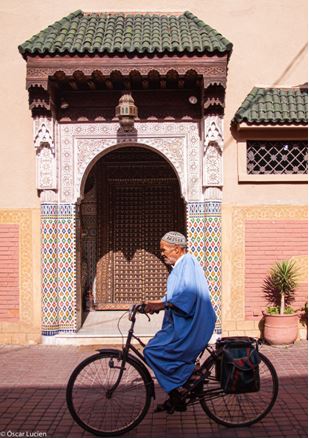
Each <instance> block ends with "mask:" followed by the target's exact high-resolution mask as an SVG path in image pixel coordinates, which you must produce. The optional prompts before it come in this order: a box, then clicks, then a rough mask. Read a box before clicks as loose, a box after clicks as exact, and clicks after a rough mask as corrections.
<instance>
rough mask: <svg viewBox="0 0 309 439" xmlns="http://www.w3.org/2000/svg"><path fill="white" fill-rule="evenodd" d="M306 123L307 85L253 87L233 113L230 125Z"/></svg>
mask: <svg viewBox="0 0 309 439" xmlns="http://www.w3.org/2000/svg"><path fill="white" fill-rule="evenodd" d="M241 122H246V123H248V124H252V125H261V124H281V125H282V124H300V125H304V124H307V123H308V85H307V84H304V85H302V86H298V87H289V88H286V87H280V88H274V87H270V88H264V87H254V88H253V89H252V90H251V92H250V93H249V94H248V95H247V97H246V99H245V100H244V101H243V103H242V104H241V106H240V107H239V108H238V110H237V111H236V113H235V116H234V118H233V120H232V124H234V125H235V124H239V123H241Z"/></svg>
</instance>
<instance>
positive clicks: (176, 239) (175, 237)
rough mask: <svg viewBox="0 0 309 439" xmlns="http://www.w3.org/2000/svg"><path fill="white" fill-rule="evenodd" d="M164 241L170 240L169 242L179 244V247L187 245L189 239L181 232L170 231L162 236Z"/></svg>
mask: <svg viewBox="0 0 309 439" xmlns="http://www.w3.org/2000/svg"><path fill="white" fill-rule="evenodd" d="M161 240H162V241H165V242H168V243H169V244H175V245H179V247H186V246H187V240H186V237H185V236H184V235H182V234H181V233H179V232H168V233H165V235H164V236H163V237H162V238H161Z"/></svg>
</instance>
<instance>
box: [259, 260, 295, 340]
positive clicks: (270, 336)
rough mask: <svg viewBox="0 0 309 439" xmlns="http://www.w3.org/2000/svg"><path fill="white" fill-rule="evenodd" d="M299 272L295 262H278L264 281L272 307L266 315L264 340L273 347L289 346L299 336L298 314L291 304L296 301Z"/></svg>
mask: <svg viewBox="0 0 309 439" xmlns="http://www.w3.org/2000/svg"><path fill="white" fill-rule="evenodd" d="M297 284H298V270H297V267H296V265H295V261H291V260H288V261H280V262H277V263H276V264H275V265H274V266H273V267H272V268H271V270H270V273H269V274H268V276H267V277H266V279H265V280H264V284H263V291H264V293H265V297H266V299H267V301H268V303H270V304H271V305H272V306H268V308H267V309H266V312H263V314H264V339H265V340H266V342H267V343H269V344H272V345H288V344H292V343H294V342H295V340H296V339H297V335H298V320H299V316H298V314H297V313H296V312H295V311H294V310H293V308H291V306H290V304H291V303H292V302H293V301H294V299H295V296H294V294H295V289H296V287H297Z"/></svg>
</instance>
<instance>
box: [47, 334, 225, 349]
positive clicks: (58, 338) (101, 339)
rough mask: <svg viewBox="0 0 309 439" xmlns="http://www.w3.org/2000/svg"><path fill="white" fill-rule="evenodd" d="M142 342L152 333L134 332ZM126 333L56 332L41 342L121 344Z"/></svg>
mask: <svg viewBox="0 0 309 439" xmlns="http://www.w3.org/2000/svg"><path fill="white" fill-rule="evenodd" d="M136 335H137V336H138V337H139V338H140V339H141V340H142V342H143V343H147V342H148V341H149V340H150V339H151V338H152V337H153V334H142V335H140V334H136ZM126 337H127V334H124V337H123V338H121V337H120V336H119V334H117V335H108V336H107V335H97V334H93V335H91V334H87V335H86V334H78V333H76V334H57V335H53V336H46V335H45V336H44V335H43V336H42V344H43V345H73V346H81V345H104V346H105V345H116V344H117V345H122V344H123V343H125V341H126ZM218 338H219V336H218V335H217V334H214V335H213V336H212V337H211V339H210V341H209V344H213V343H215V342H216V340H217V339H218ZM132 344H134V345H135V344H136V345H139V343H138V341H137V340H134V339H133V340H132Z"/></svg>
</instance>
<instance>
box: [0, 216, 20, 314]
mask: <svg viewBox="0 0 309 439" xmlns="http://www.w3.org/2000/svg"><path fill="white" fill-rule="evenodd" d="M18 317H19V226H18V225H17V224H0V322H1V321H6V322H12V321H16V320H18Z"/></svg>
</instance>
